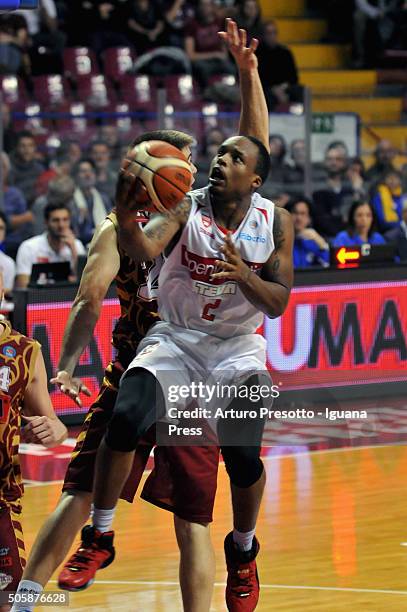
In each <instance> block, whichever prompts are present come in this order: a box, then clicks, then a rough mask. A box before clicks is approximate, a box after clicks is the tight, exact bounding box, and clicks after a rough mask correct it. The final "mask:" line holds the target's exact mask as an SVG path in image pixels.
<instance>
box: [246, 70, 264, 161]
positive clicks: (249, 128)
mask: <svg viewBox="0 0 407 612" xmlns="http://www.w3.org/2000/svg"><path fill="white" fill-rule="evenodd" d="M239 74H240V94H241V98H242V110H241V113H240V123H239V134H242V135H245V136H254V137H255V138H258V139H259V140H260V141H261V142H262V143H263V144H264V146H265V147H266V148H267V150H269V148H270V147H269V113H268V109H267V104H266V98H265V97H264V91H263V87H262V84H261V81H260V77H259V72H258V70H257V69H252V70H241V71H240V73H239Z"/></svg>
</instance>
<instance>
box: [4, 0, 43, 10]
mask: <svg viewBox="0 0 407 612" xmlns="http://www.w3.org/2000/svg"><path fill="white" fill-rule="evenodd" d="M38 6H39V0H0V11H16V10H17V9H28V10H34V9H37V8H38Z"/></svg>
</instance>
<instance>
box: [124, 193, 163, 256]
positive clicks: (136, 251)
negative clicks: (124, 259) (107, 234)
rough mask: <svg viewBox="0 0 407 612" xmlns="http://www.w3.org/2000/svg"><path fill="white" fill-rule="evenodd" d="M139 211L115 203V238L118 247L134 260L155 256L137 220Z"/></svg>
mask: <svg viewBox="0 0 407 612" xmlns="http://www.w3.org/2000/svg"><path fill="white" fill-rule="evenodd" d="M139 216H140V211H138V210H129V208H128V207H127V206H124V205H123V204H120V203H119V202H118V203H117V205H116V218H117V224H118V226H119V230H118V233H117V239H118V242H119V245H120V247H121V248H122V249H123V250H124V251H125V252H126V253H127V255H128V256H129V257H131V258H132V259H134V260H135V261H149V260H151V259H154V257H155V256H156V255H155V254H154V252H153V250H154V249H153V248H152V246H153V245H151V243H150V241H149V240H148V239H147V238H146V236H145V235H144V233H143V230H142V229H141V227H140V223H139V221H138V220H137V219H138V217H139Z"/></svg>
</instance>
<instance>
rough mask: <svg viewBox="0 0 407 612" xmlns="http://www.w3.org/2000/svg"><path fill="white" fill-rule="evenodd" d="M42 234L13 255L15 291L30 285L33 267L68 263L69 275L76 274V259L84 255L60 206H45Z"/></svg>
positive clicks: (65, 212)
mask: <svg viewBox="0 0 407 612" xmlns="http://www.w3.org/2000/svg"><path fill="white" fill-rule="evenodd" d="M44 218H45V224H46V231H45V232H44V233H43V234H40V235H39V236H34V237H33V238H29V240H25V241H24V242H23V243H22V244H21V245H20V248H19V249H18V252H17V266H16V273H17V275H16V287H21V288H25V287H27V285H28V283H29V282H30V277H31V270H32V267H33V264H35V263H57V262H63V261H69V263H70V264H71V271H72V275H73V276H74V275H75V274H76V267H77V261H78V256H79V255H85V249H84V246H83V244H82V243H81V242H80V241H79V240H78V239H77V238H75V235H74V233H73V231H72V230H71V212H70V210H69V208H67V207H66V206H64V205H61V204H48V206H47V207H46V208H45V210H44Z"/></svg>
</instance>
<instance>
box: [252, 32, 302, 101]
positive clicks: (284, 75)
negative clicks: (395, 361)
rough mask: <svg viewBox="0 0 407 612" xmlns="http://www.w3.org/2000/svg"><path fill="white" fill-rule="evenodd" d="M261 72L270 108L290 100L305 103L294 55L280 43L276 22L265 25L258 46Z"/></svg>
mask: <svg viewBox="0 0 407 612" xmlns="http://www.w3.org/2000/svg"><path fill="white" fill-rule="evenodd" d="M257 59H258V61H259V74H260V79H261V82H262V85H263V89H264V93H265V96H266V100H267V106H268V108H269V110H271V111H272V110H274V109H275V108H276V107H277V106H279V105H284V106H286V105H288V104H289V102H302V87H301V86H299V85H298V71H297V66H296V63H295V59H294V56H293V54H292V53H291V51H290V49H288V47H285V46H284V45H281V44H280V43H279V42H278V30H277V25H276V23H275V21H269V22H268V23H266V24H265V25H264V29H263V34H262V37H261V38H260V44H259V47H258V49H257Z"/></svg>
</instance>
